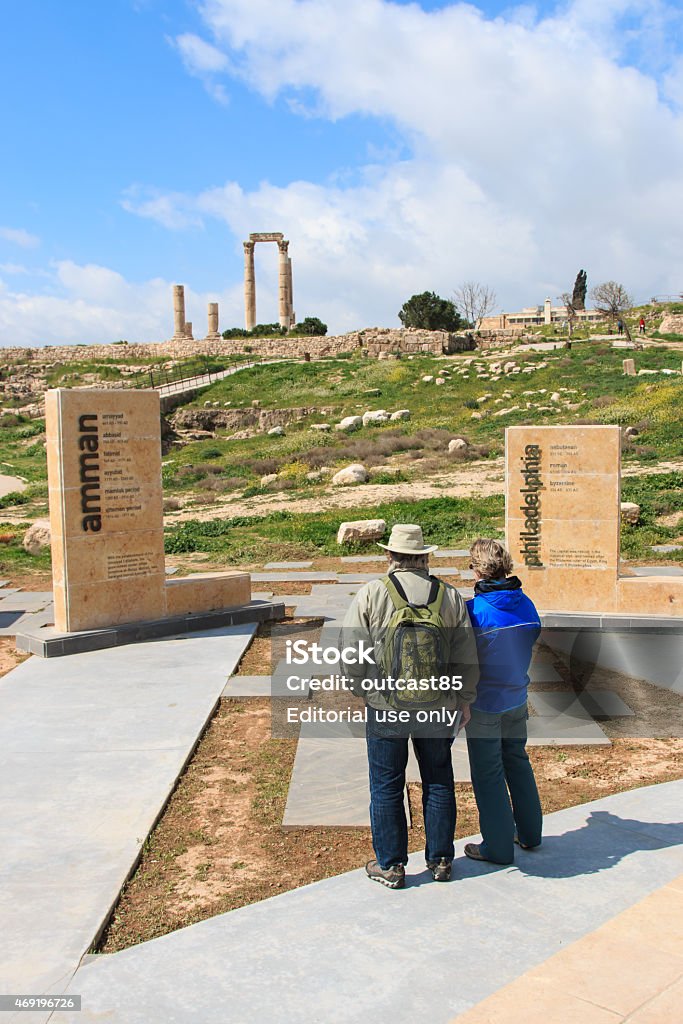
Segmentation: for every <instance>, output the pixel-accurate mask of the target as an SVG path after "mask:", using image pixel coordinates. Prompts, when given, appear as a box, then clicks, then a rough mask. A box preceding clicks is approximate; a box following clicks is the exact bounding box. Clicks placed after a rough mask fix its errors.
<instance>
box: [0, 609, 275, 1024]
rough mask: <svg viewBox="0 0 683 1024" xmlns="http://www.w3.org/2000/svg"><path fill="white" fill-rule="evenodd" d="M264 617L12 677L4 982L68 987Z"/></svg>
mask: <svg viewBox="0 0 683 1024" xmlns="http://www.w3.org/2000/svg"><path fill="white" fill-rule="evenodd" d="M255 628H256V627H255V626H254V625H246V626H233V627H229V628H228V627H225V628H223V629H219V630H212V631H209V632H206V633H199V634H193V635H192V636H189V637H177V638H171V639H166V640H158V641H155V642H148V643H139V644H132V645H130V646H127V647H119V648H115V649H113V650H106V651H96V652H92V653H88V654H78V655H73V656H72V657H70V658H68V659H65V660H61V659H57V660H44V659H42V658H35V657H34V658H30V659H29V660H28V661H26V662H24V663H23V664H21V665H19V666H18V667H17V668H15V669H13V670H12V671H11V672H10V673H9V674H8V675H6V676H4V677H3V678H2V679H0V821H1V822H2V829H1V831H0V994H9V993H21V992H25V993H31V992H33V993H41V992H47V993H49V992H60V991H62V990H63V989H64V988H65V987H66V985H67V984H68V981H69V978H70V977H71V975H72V974H73V972H74V970H75V969H76V967H77V965H78V963H79V961H80V959H81V957H82V956H83V954H84V953H86V952H87V950H88V949H89V947H90V946H91V944H92V942H93V941H94V939H95V938H96V936H97V935H98V933H99V931H100V929H101V927H102V925H103V924H104V923H105V922H106V920H107V918H108V915H109V911H110V908H111V907H112V905H113V904H114V903H115V902H116V900H117V899H118V896H119V893H120V891H121V888H122V887H123V884H124V883H125V881H126V879H127V877H128V875H129V873H130V872H131V870H132V869H133V867H134V865H135V863H136V861H137V858H138V856H139V854H140V851H141V848H142V844H143V843H144V841H145V839H146V838H147V836H148V834H149V832H150V831H151V829H152V828H153V826H154V824H155V822H156V819H157V817H158V815H159V814H160V812H161V810H162V809H163V807H164V804H165V802H166V800H167V799H168V797H169V796H170V794H171V792H172V790H173V787H174V785H175V783H176V780H177V778H178V776H179V774H180V773H181V771H182V769H183V767H184V765H185V763H186V761H187V760H188V758H189V757H190V755H191V754H192V752H193V750H194V747H195V744H196V742H197V739H198V737H199V736H200V734H201V732H202V730H203V728H204V726H205V724H206V722H207V721H208V719H209V717H210V716H211V714H212V712H213V710H214V708H215V706H216V704H217V702H218V700H219V699H220V695H221V691H222V689H223V687H224V686H225V682H226V679H227V677H228V676H229V675H230V674H231V673H232V672H234V670H235V666H236V665H237V663H238V661H239V658H240V657H241V655H242V653H243V652H244V650H245V648H246V647H247V645H248V643H249V641H250V639H251V637H252V635H253V632H254V630H255ZM13 1018H14V1015H5V1014H2V1016H1V1018H0V1019H2V1020H3V1021H4V1020H8V1019H13ZM18 1019H20V1020H21V1021H23V1022H24V1024H28V1022H29V1021H30V1020H31V1019H33V1020H44V1019H46V1018H45V1015H43V1016H36V1015H35V1014H31V1013H28V1014H26V1013H21V1014H20V1015H19V1016H18ZM150 1019H151V1020H153V1019H154V1018H153V1017H151V1018H150Z"/></svg>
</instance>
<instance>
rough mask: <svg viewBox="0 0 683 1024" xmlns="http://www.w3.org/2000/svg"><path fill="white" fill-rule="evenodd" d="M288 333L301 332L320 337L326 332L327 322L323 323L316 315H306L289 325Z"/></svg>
mask: <svg viewBox="0 0 683 1024" xmlns="http://www.w3.org/2000/svg"><path fill="white" fill-rule="evenodd" d="M289 333H290V334H303V335H306V336H310V337H322V336H323V335H325V334H327V324H324V323H323V322H322V320H319V319H318V317H317V316H307V317H304V319H303V320H302V321H301V322H300V323H298V324H296V326H294V327H291V328H290V331H289Z"/></svg>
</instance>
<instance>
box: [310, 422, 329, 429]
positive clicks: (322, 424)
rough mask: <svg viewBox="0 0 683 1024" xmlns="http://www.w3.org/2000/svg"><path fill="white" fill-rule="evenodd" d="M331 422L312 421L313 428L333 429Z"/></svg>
mask: <svg viewBox="0 0 683 1024" xmlns="http://www.w3.org/2000/svg"><path fill="white" fill-rule="evenodd" d="M331 429H332V427H331V426H330V424H329V423H311V430H323V431H325V430H331Z"/></svg>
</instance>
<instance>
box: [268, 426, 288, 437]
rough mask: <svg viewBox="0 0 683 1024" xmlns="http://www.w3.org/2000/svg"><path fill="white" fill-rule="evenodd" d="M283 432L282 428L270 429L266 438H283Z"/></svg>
mask: <svg viewBox="0 0 683 1024" xmlns="http://www.w3.org/2000/svg"><path fill="white" fill-rule="evenodd" d="M284 435H285V432H284V429H283V428H282V427H271V428H270V430H269V431H268V437H284Z"/></svg>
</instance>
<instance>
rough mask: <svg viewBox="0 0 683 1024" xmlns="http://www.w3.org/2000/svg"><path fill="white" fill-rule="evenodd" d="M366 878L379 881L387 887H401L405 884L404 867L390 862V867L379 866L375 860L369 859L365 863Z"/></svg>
mask: <svg viewBox="0 0 683 1024" xmlns="http://www.w3.org/2000/svg"><path fill="white" fill-rule="evenodd" d="M365 870H366V872H367V876H368V878H371V879H372V881H373V882H380V883H381V884H382V885H386V886H387V887H388V888H389V889H402V888H403V886H404V885H405V884H406V869H405V868H404V867H403V865H402V864H392V865H391V867H388V868H381V867H380V866H379V864H378V863H377V861H376V860H369V861H368V862H367V864H366V865H365Z"/></svg>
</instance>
